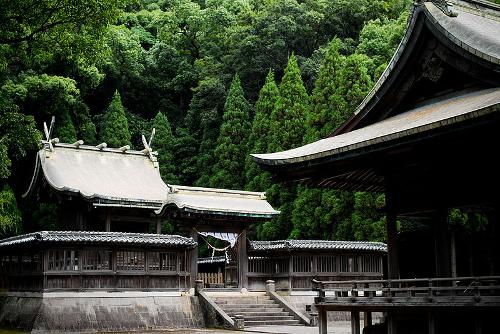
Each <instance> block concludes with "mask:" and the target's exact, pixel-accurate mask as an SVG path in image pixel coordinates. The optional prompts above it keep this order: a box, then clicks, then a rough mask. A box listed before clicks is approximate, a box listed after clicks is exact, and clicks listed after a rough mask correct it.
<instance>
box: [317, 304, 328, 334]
mask: <svg viewBox="0 0 500 334" xmlns="http://www.w3.org/2000/svg"><path fill="white" fill-rule="evenodd" d="M327 314H328V313H327V312H326V311H325V309H324V308H323V307H320V308H319V309H318V317H319V319H318V320H319V334H327V331H328V328H327V327H328V325H327V324H328V319H327Z"/></svg>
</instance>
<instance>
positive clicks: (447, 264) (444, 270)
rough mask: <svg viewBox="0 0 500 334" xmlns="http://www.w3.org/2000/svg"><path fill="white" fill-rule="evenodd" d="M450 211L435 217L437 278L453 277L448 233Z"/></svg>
mask: <svg viewBox="0 0 500 334" xmlns="http://www.w3.org/2000/svg"><path fill="white" fill-rule="evenodd" d="M447 214H448V211H445V210H440V211H438V212H437V213H436V215H435V216H434V220H435V221H433V222H432V225H433V234H434V235H433V237H434V258H435V262H436V277H451V261H450V259H451V256H450V242H449V233H448V220H447Z"/></svg>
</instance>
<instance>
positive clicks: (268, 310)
mask: <svg viewBox="0 0 500 334" xmlns="http://www.w3.org/2000/svg"><path fill="white" fill-rule="evenodd" d="M222 309H223V310H224V312H226V313H227V314H242V313H264V314H267V313H282V312H283V311H284V310H283V308H281V307H273V308H249V309H225V308H222Z"/></svg>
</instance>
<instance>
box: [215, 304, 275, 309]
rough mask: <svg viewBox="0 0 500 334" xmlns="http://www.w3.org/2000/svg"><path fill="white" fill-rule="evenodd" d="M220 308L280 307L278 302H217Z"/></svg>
mask: <svg viewBox="0 0 500 334" xmlns="http://www.w3.org/2000/svg"><path fill="white" fill-rule="evenodd" d="M217 305H219V306H220V307H222V308H228V309H229V308H231V309H246V308H276V307H280V306H279V305H278V304H274V303H272V304H271V303H267V304H217Z"/></svg>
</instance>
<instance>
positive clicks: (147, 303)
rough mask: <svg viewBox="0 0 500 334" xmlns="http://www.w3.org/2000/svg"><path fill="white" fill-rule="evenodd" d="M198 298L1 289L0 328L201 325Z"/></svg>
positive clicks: (175, 294)
mask: <svg viewBox="0 0 500 334" xmlns="http://www.w3.org/2000/svg"><path fill="white" fill-rule="evenodd" d="M204 326H205V322H204V320H203V313H202V310H201V306H200V303H199V302H198V297H195V296H192V295H181V293H180V292H50V293H43V294H42V293H38V294H36V293H8V294H6V293H4V294H3V295H1V296H0V327H7V328H19V329H23V330H33V331H36V332H54V331H59V332H77V331H78V332H79V331H111V330H113V331H118V330H120V331H122V330H147V329H163V328H165V329H168V328H199V327H204Z"/></svg>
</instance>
